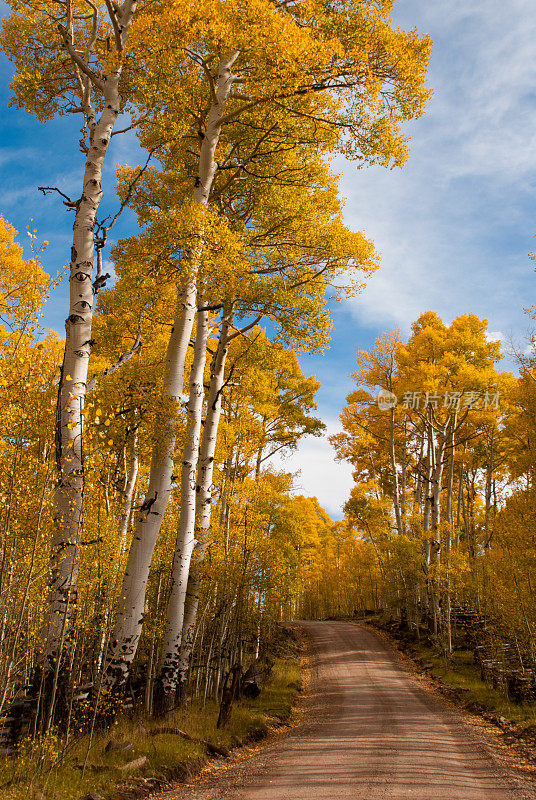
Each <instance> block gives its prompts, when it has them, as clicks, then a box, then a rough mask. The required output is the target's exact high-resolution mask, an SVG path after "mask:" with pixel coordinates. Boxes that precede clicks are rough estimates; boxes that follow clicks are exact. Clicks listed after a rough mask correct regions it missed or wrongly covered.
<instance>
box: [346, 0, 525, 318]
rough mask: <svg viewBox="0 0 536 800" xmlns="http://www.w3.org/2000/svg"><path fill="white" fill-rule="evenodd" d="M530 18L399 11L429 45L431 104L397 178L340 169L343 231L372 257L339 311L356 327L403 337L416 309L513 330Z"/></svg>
mask: <svg viewBox="0 0 536 800" xmlns="http://www.w3.org/2000/svg"><path fill="white" fill-rule="evenodd" d="M533 12H534V8H533V3H532V2H529V1H528V0H515V2H513V3H508V4H506V3H502V2H499V1H498V0H485V2H484V1H482V2H473V3H471V4H467V3H465V2H461V0H460V1H458V0H450V2H448V3H441V4H438V3H427V4H423V3H421V2H420V0H408V2H405V3H404V4H403V5H402V4H401V5H400V11H399V16H400V22H401V23H402V24H403V25H404V26H405V27H410V26H414V25H415V26H416V27H417V28H418V29H419V30H428V31H430V33H431V35H432V38H433V39H434V41H435V48H434V55H433V58H432V64H431V69H430V75H429V83H430V85H432V86H433V87H434V92H435V94H434V97H433V99H432V101H431V102H430V105H429V108H428V110H427V113H426V115H425V117H424V118H422V119H421V120H418V121H416V122H415V123H414V124H412V137H413V138H412V143H411V144H412V151H411V155H410V159H409V161H408V164H407V165H406V166H405V168H404V169H403V170H402V171H398V170H397V171H392V172H386V171H384V170H380V169H379V168H373V169H369V170H363V171H360V172H357V173H356V172H355V170H354V169H353V167H352V165H349V164H342V163H341V164H340V167H341V169H342V176H343V180H342V188H343V194H345V195H346V196H347V197H348V203H347V207H346V216H347V220H348V222H350V223H351V224H352V225H353V226H355V227H357V228H360V229H363V230H364V231H365V233H366V234H367V235H371V236H372V237H373V238H374V239H375V241H376V244H377V246H378V248H379V250H380V251H381V253H382V257H383V261H382V268H381V270H380V271H379V272H378V273H376V274H375V275H374V276H373V277H372V279H371V281H370V283H369V286H368V287H367V289H366V290H365V292H364V293H363V295H362V296H361V297H359V298H357V299H356V300H355V301H353V302H352V304H351V307H352V310H353V313H354V316H355V319H356V320H358V321H360V322H362V323H365V324H367V325H372V326H374V327H376V328H378V329H381V327H385V326H392V325H401V326H402V327H403V328H405V329H406V330H407V329H408V327H409V325H410V323H411V322H412V321H413V320H414V319H415V318H416V316H418V314H419V313H421V312H422V311H424V310H426V309H427V308H433V309H435V310H437V311H439V313H441V314H443V315H444V316H445V318H446V319H450V318H452V317H453V316H455V315H456V314H458V313H462V312H465V311H468V310H473V311H475V313H478V314H480V315H481V316H487V317H489V318H490V322H491V324H492V325H493V326H496V327H501V328H502V327H512V326H513V327H515V325H516V323H517V321H519V320H520V319H521V320H522V316H523V315H522V306H523V305H524V304H526V295H527V287H528V286H529V285H530V280H531V270H530V267H529V263H528V259H527V253H528V252H529V250H530V249H531V248H532V234H533V228H534V227H535V226H534V216H535V206H534V202H533V197H534V186H535V184H536V158H535V155H534V154H535V152H536V147H535V139H536V103H535V98H536V94H535V92H536V89H535V87H536V49H535V48H534V41H535V39H536V16H535V15H534V13H533Z"/></svg>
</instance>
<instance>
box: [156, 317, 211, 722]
mask: <svg viewBox="0 0 536 800" xmlns="http://www.w3.org/2000/svg"><path fill="white" fill-rule="evenodd" d="M207 339H208V311H200V312H199V313H198V316H197V333H196V337H195V346H194V358H193V363H192V369H191V374H190V397H189V401H188V424H187V432H186V441H185V443H184V450H183V456H182V468H181V505H180V514H179V524H178V531H177V545H176V547H175V555H174V559H173V569H172V573H171V591H170V595H169V600H168V607H167V617H166V628H165V632H164V641H163V648H162V658H161V662H160V670H159V676H158V681H157V690H156V698H155V700H156V702H155V708H156V711H157V712H158V713H161V712H164V711H167V710H170V709H171V708H173V706H174V704H175V684H176V676H177V661H178V658H179V652H180V643H181V633H182V622H183V618H184V602H185V599H186V586H187V583H188V574H189V572H190V560H191V557H192V551H193V549H194V544H195V538H194V536H195V534H194V528H195V498H196V484H197V461H198V458H199V438H200V434H201V420H202V416H203V401H204V397H205V391H204V386H203V378H204V374H205V364H206V355H207Z"/></svg>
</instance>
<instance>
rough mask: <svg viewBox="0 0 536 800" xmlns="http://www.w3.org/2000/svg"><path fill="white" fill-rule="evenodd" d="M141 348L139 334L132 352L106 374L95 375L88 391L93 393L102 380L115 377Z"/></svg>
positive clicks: (124, 355)
mask: <svg viewBox="0 0 536 800" xmlns="http://www.w3.org/2000/svg"><path fill="white" fill-rule="evenodd" d="M140 348H141V334H139V333H138V335H137V336H136V341H135V342H134V344H133V345H132V347H131V348H130V350H129V351H128V352H127V353H124V354H123V355H122V356H121V358H120V359H119V361H116V362H115V364H112V366H111V367H108V369H105V370H104V372H101V374H100V375H94V376H93V378H91V380H90V381H89V383H88V384H87V388H86V391H87V392H92V391H93V389H94V388H95V386H96V385H97V383H98V382H99V381H100V380H101V379H102V378H108V377H109V376H110V375H113V373H114V372H117V370H118V369H120V368H121V367H122V366H123V365H124V364H126V363H127V361H130V359H131V358H132V356H133V355H134V354H135V353H137V352H138V350H139V349H140Z"/></svg>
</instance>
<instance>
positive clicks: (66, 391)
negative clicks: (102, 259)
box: [33, 2, 136, 724]
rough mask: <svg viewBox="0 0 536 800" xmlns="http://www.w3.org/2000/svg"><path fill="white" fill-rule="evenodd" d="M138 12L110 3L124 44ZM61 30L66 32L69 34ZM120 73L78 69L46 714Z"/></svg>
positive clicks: (65, 574)
mask: <svg viewBox="0 0 536 800" xmlns="http://www.w3.org/2000/svg"><path fill="white" fill-rule="evenodd" d="M135 11H136V3H135V2H125V3H123V5H121V6H117V7H116V8H115V17H116V20H117V21H118V23H119V25H120V34H119V36H120V41H121V44H122V45H124V44H125V43H126V40H127V38H128V35H129V32H130V26H131V23H132V19H133V16H134V14H135ZM60 27H61V26H60ZM60 32H61V31H60ZM65 35H66V36H67V37H68V36H69V34H68V33H66V34H65ZM66 50H67V51H68V52H69V53H70V54H71V57H72V58H73V60H75V63H76V58H79V57H78V56H77V54H76V51H75V50H74V48H73V47H72V42H71V41H70V40H68V39H66ZM120 64H121V62H120ZM120 77H121V66H120V65H119V66H118V67H117V68H116V69H115V70H113V71H112V72H110V73H109V74H108V75H106V76H105V77H104V79H103V80H102V82H99V84H98V86H93V84H92V80H93V79H92V78H89V77H88V76H86V75H83V76H82V83H83V84H84V86H85V87H86V88H85V92H84V98H83V100H82V105H83V108H84V113H85V114H86V121H87V125H88V128H89V132H90V136H89V150H88V152H87V157H86V163H85V169H84V177H83V184H82V194H81V197H80V199H79V200H78V201H77V204H76V214H75V218H74V224H73V243H72V246H71V258H70V277H69V315H68V317H67V320H66V322H65V349H64V355H63V363H62V366H61V371H60V382H59V387H58V399H57V406H56V426H55V440H56V490H55V494H54V514H53V526H54V529H53V538H52V546H51V551H50V557H49V573H50V579H49V593H48V599H47V607H46V610H45V614H44V619H43V625H42V629H41V636H40V639H41V641H42V642H43V645H44V646H43V653H42V656H41V660H40V663H39V665H38V669H37V671H36V674H35V675H34V680H33V688H34V690H36V691H39V693H40V695H41V699H42V702H41V708H42V710H43V712H44V714H45V716H46V718H47V720H51V719H52V717H53V715H54V707H55V704H56V695H57V696H58V697H60V699H59V701H58V713H63V711H64V710H65V708H63V706H65V702H64V700H61V696H62V695H63V694H65V691H66V686H65V681H66V670H67V668H68V663H69V661H70V650H71V648H72V630H73V621H74V616H75V608H76V601H77V586H78V572H79V558H80V541H81V526H82V515H83V505H84V444H83V435H84V430H83V419H84V417H83V411H84V402H85V397H86V385H87V375H88V366H89V358H90V354H91V347H92V344H93V341H92V338H91V329H92V322H93V306H94V296H95V291H96V289H97V288H98V286H96V285H94V284H93V280H92V278H93V261H94V233H95V222H96V216H97V212H98V209H99V206H100V202H101V200H102V194H103V192H102V187H101V181H102V174H103V166H104V159H105V157H106V152H107V150H108V145H109V144H110V139H111V136H112V131H113V128H114V126H115V124H116V121H117V117H118V116H119V113H120V110H121V96H120V94H119V81H120ZM94 90H98V91H99V92H102V102H103V110H102V113H101V115H100V117H99V119H97V118H96V114H95V111H94V108H93V106H92V105H91V100H90V98H91V93H92V92H93V91H94ZM64 699H65V698H64ZM47 724H48V722H47Z"/></svg>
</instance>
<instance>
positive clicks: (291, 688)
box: [0, 635, 302, 800]
mask: <svg viewBox="0 0 536 800" xmlns="http://www.w3.org/2000/svg"><path fill="white" fill-rule="evenodd" d="M276 649H277V650H278V652H279V655H278V656H277V657H276V658H275V661H273V662H271V663H270V665H269V677H268V678H267V680H266V682H265V684H264V685H263V686H262V689H261V692H260V694H259V696H258V697H257V698H255V699H246V698H244V697H241V698H238V699H236V700H235V701H234V702H233V705H232V710H231V718H230V722H229V725H228V726H227V727H226V728H225V729H224V728H221V727H220V728H218V727H217V721H218V716H219V711H220V709H219V705H218V703H216V702H215V701H214V700H207V701H206V702H205V703H203V702H202V701H201V700H194V701H193V702H192V703H191V704H190V705H189V706H188V708H185V709H176V710H175V711H173V712H171V713H170V714H168V715H167V716H166V718H165V719H164V720H158V719H151V718H147V716H146V715H140V714H135V715H133V716H132V717H130V718H129V717H126V716H124V715H123V716H122V717H121V718H118V719H116V720H115V722H114V723H113V724H112V726H111V727H110V728H107V729H106V730H97V731H94V733H93V735H90V734H89V733H88V732H87V730H84V729H82V730H80V732H79V733H78V735H77V733H76V731H75V730H74V731H73V734H72V736H71V737H70V739H69V740H67V741H65V738H64V737H62V736H59V735H55V734H54V732H51V733H49V734H48V735H47V736H46V737H32V738H30V737H28V738H26V739H24V740H22V741H21V743H20V744H19V746H18V752H17V758H16V759H11V758H10V759H7V760H6V759H2V763H1V765H0V798H1V800H28V798H30V799H33V798H36V800H40V798H43V797H45V798H47V800H48V799H49V798H50V800H54V799H57V800H79V799H80V798H82V797H91V796H93V797H94V798H97V797H101V798H103V800H114V799H115V798H117V799H118V800H120V798H128V797H132V798H136V797H144V796H147V795H149V794H150V793H151V792H154V791H156V790H157V789H162V790H163V789H165V788H166V786H168V785H170V784H171V783H173V782H174V781H180V780H183V779H184V778H186V777H188V776H193V775H195V774H196V773H197V772H198V771H199V770H200V769H202V767H203V766H204V765H205V764H206V763H207V760H208V759H210V758H216V759H225V758H228V757H229V755H230V753H231V752H232V750H233V749H235V748H237V747H244V746H247V745H248V744H250V743H253V742H260V741H262V739H264V738H265V737H266V736H268V735H269V734H270V732H273V731H275V730H277V729H278V728H279V727H281V726H282V725H283V724H285V723H286V722H287V720H288V719H289V717H290V714H291V710H292V707H293V704H294V703H295V701H296V697H297V694H298V693H299V691H301V684H302V677H301V664H300V651H299V646H298V642H297V640H296V639H295V638H294V637H293V636H290V635H285V636H284V637H283V639H282V641H280V642H279V643H278V645H277V646H276Z"/></svg>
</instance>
